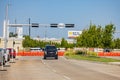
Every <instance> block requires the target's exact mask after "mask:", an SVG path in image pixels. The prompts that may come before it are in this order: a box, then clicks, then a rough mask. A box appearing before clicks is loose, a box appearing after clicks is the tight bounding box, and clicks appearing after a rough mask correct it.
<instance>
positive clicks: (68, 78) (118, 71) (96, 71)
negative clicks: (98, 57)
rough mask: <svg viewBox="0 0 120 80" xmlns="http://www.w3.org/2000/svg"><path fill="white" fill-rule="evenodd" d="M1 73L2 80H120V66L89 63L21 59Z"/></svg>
mask: <svg viewBox="0 0 120 80" xmlns="http://www.w3.org/2000/svg"><path fill="white" fill-rule="evenodd" d="M15 62H16V63H9V64H10V65H11V66H10V67H4V69H7V71H0V80H120V76H119V75H120V66H116V65H110V64H103V63H95V62H89V61H77V60H69V59H65V58H64V57H59V59H58V60H54V59H52V58H48V59H47V60H44V59H43V58H42V57H19V58H18V60H15Z"/></svg>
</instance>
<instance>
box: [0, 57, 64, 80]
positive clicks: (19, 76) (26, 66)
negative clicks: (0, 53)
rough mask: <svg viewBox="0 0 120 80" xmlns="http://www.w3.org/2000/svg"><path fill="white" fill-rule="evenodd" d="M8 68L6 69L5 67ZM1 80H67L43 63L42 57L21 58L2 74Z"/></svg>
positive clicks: (0, 75) (0, 73) (0, 74)
mask: <svg viewBox="0 0 120 80" xmlns="http://www.w3.org/2000/svg"><path fill="white" fill-rule="evenodd" d="M5 68H6V67H5ZM0 80H66V79H65V78H64V77H61V76H60V75H58V74H56V73H54V72H53V71H51V70H50V69H49V68H47V67H46V65H44V64H43V63H42V62H41V58H40V57H21V58H19V60H18V61H16V63H12V64H11V67H7V71H6V72H0Z"/></svg>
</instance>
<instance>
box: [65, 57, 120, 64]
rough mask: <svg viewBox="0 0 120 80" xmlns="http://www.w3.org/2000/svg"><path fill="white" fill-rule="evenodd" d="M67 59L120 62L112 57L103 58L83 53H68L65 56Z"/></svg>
mask: <svg viewBox="0 0 120 80" xmlns="http://www.w3.org/2000/svg"><path fill="white" fill-rule="evenodd" d="M66 57H67V58H68V59H77V60H88V61H95V62H104V63H108V62H120V60H117V59H112V58H103V57H97V56H84V55H69V56H66Z"/></svg>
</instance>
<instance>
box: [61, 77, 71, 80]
mask: <svg viewBox="0 0 120 80" xmlns="http://www.w3.org/2000/svg"><path fill="white" fill-rule="evenodd" d="M63 77H64V78H65V79H66V80H71V79H70V78H69V77H67V76H63Z"/></svg>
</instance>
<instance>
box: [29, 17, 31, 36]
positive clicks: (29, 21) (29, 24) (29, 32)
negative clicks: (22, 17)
mask: <svg viewBox="0 0 120 80" xmlns="http://www.w3.org/2000/svg"><path fill="white" fill-rule="evenodd" d="M30 33H31V31H30V18H29V37H30V36H31V34H30Z"/></svg>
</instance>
